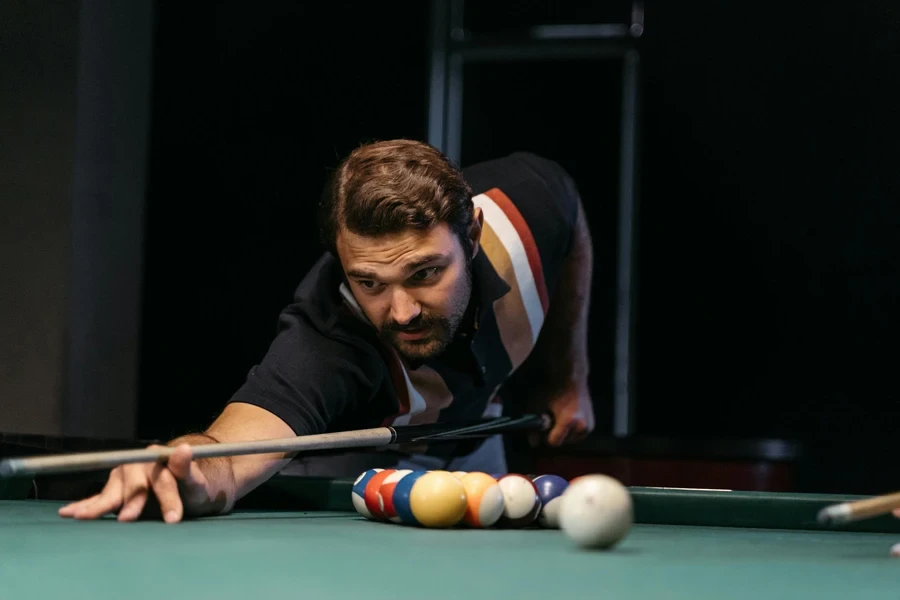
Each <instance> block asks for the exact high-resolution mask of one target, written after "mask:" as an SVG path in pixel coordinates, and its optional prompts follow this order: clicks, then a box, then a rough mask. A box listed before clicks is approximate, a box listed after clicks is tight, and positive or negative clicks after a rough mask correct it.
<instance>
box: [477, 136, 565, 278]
mask: <svg viewBox="0 0 900 600" xmlns="http://www.w3.org/2000/svg"><path fill="white" fill-rule="evenodd" d="M464 174H465V176H466V178H467V180H468V181H469V184H470V185H471V186H472V190H473V192H474V193H475V194H480V193H484V192H487V191H489V190H491V189H494V188H497V189H499V190H500V191H502V192H503V193H504V194H505V195H506V196H507V197H509V199H510V201H511V202H512V203H513V204H514V205H515V207H516V210H517V211H518V212H519V214H521V217H522V219H523V220H524V222H525V224H526V226H527V229H528V234H529V236H530V238H531V239H533V240H534V245H535V246H536V248H537V252H538V254H539V256H540V261H541V267H542V270H543V274H544V277H545V280H546V282H547V288H548V291H549V292H550V293H551V294H552V292H553V290H554V289H555V287H556V284H557V282H558V281H557V279H558V275H559V274H560V272H561V270H562V269H561V267H562V265H563V262H564V261H565V259H566V257H567V256H568V255H569V253H570V252H571V251H572V247H573V245H574V240H575V235H574V233H575V224H576V220H577V218H578V206H579V202H580V198H579V193H578V189H577V186H576V185H575V182H574V181H573V180H572V177H571V176H570V175H569V174H568V173H567V172H566V171H565V169H563V167H562V166H561V165H560V164H559V163H557V162H555V161H553V160H550V159H547V158H543V157H541V156H538V155H536V154H532V153H529V152H516V153H514V154H510V155H508V156H505V157H503V158H500V159H495V160H492V161H488V162H484V163H479V164H477V165H473V166H471V167H468V168H467V169H465V170H464Z"/></svg>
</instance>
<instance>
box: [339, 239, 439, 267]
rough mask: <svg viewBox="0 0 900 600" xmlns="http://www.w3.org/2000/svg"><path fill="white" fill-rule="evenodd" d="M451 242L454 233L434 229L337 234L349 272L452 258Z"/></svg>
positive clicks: (415, 264)
mask: <svg viewBox="0 0 900 600" xmlns="http://www.w3.org/2000/svg"><path fill="white" fill-rule="evenodd" d="M433 229H434V228H433ZM452 242H453V237H452V236H449V237H447V236H445V235H442V232H437V231H433V230H429V231H427V232H426V231H419V230H410V231H407V232H403V233H399V234H392V235H384V236H362V235H358V234H355V233H353V232H342V233H341V234H340V235H339V236H338V253H339V254H340V259H341V262H342V263H344V267H345V269H346V270H347V271H348V273H349V272H351V271H354V270H365V271H369V272H371V271H372V270H373V269H376V268H382V269H383V268H401V269H410V268H414V267H417V266H421V265H424V264H427V263H429V262H434V261H438V260H446V259H449V258H452V256H453V253H454V245H453V243H452Z"/></svg>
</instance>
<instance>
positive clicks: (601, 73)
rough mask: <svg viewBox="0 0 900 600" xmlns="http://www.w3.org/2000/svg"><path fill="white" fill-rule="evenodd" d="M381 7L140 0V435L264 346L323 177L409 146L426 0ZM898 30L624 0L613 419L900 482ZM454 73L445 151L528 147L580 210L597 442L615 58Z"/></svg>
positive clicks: (166, 427)
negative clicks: (630, 222) (632, 203)
mask: <svg viewBox="0 0 900 600" xmlns="http://www.w3.org/2000/svg"><path fill="white" fill-rule="evenodd" d="M572 5H573V6H580V4H575V3H572ZM390 6H391V7H390V8H389V9H388V8H384V7H383V6H376V5H360V6H357V5H354V8H353V10H352V11H351V10H350V9H349V8H348V7H347V6H345V5H341V4H337V3H331V4H322V5H320V6H315V7H309V6H307V5H299V4H297V5H294V4H283V5H272V6H266V7H265V8H262V7H256V8H255V9H254V10H252V11H251V10H247V7H246V6H245V5H238V4H230V5H229V4H227V5H224V7H222V8H218V9H216V10H213V9H210V8H208V7H207V8H198V7H196V6H186V5H184V4H179V5H176V4H172V3H159V5H158V9H157V15H156V44H155V60H154V65H155V79H154V97H153V126H152V139H151V163H150V187H149V202H148V207H147V219H148V225H147V249H146V254H147V256H146V265H147V278H146V282H145V295H144V315H145V316H144V330H143V360H142V385H141V390H142V395H141V403H140V420H139V427H140V431H141V434H142V435H144V436H155V437H168V436H170V435H176V434H179V433H181V432H183V431H184V430H186V429H197V428H201V427H203V426H204V425H206V424H207V423H208V422H209V420H210V419H211V418H212V417H213V416H214V414H215V412H216V411H217V410H219V409H220V408H221V406H222V403H223V402H224V401H225V400H226V399H227V397H228V396H229V395H230V394H231V393H232V392H233V391H234V389H235V388H236V387H237V386H238V385H240V383H241V382H242V380H243V378H244V376H245V374H246V372H247V370H248V369H249V368H250V367H251V366H252V365H253V364H254V362H255V361H257V360H259V359H260V357H261V356H262V354H263V353H264V352H265V350H266V347H267V345H268V343H269V341H270V339H271V335H272V333H273V331H274V324H275V319H276V316H277V313H278V310H279V309H280V308H281V307H282V306H283V305H284V304H285V303H286V302H287V301H289V299H290V294H291V292H292V290H293V288H294V287H295V285H296V284H297V282H298V281H299V279H300V278H301V277H302V275H303V273H304V271H305V269H306V268H307V267H308V266H309V265H310V264H311V263H312V262H313V261H314V260H315V258H316V256H317V253H318V251H319V250H318V246H317V243H316V232H315V228H314V221H313V218H312V217H313V208H314V205H315V201H316V199H317V197H318V194H319V191H320V189H321V186H322V183H323V181H324V175H325V169H326V168H327V167H330V166H333V165H334V164H335V163H336V162H337V161H338V159H339V158H340V157H341V156H343V155H344V154H346V153H347V152H349V150H351V149H352V148H353V147H354V146H355V145H357V144H358V143H360V142H362V141H365V140H368V139H374V138H390V137H413V138H423V137H424V136H425V110H426V101H427V95H426V91H427V76H428V72H427V65H428V56H427V45H426V41H427V40H426V35H427V31H428V22H427V18H428V11H427V6H426V5H425V3H421V2H413V1H410V2H405V3H400V4H392V5H390ZM495 6H498V5H495ZM557 6H563V7H565V5H559V4H557ZM480 11H481V14H480V16H479V19H478V22H479V23H481V24H484V23H489V22H490V21H491V16H492V15H490V14H489V11H485V10H484V9H480ZM564 11H565V8H560V9H559V11H557V12H558V13H559V12H564ZM552 12H553V11H548V13H552ZM577 12H579V11H578V10H575V11H573V13H572V14H575V13H577ZM582 12H583V11H582ZM545 16H546V15H545ZM558 16H559V15H557V17H558ZM565 16H566V17H568V15H565ZM592 16H593V15H586V17H587V18H591V17H592ZM549 18H553V15H552V14H550V17H549ZM564 20H565V19H563V21H564ZM507 21H508V20H507ZM897 31H900V16H898V13H897V11H895V10H894V9H893V8H891V6H890V4H889V3H887V2H867V3H850V2H841V3H838V2H832V3H817V4H816V5H815V7H814V8H810V7H806V8H804V9H800V8H785V7H784V6H782V5H778V7H777V10H772V9H768V8H762V7H760V6H759V5H758V4H755V3H746V2H745V3H720V2H712V1H708V2H695V3H689V5H686V4H684V3H648V6H647V7H646V32H645V35H644V37H643V39H642V42H641V51H642V54H641V64H642V87H641V97H642V111H641V118H642V130H641V148H642V155H641V171H640V174H641V179H640V187H641V212H640V246H639V260H640V263H639V265H640V269H639V279H640V289H639V306H638V338H637V340H638V346H637V373H638V378H637V389H636V392H637V398H638V406H639V409H638V431H639V432H641V433H652V434H661V435H668V436H690V437H771V436H774V437H786V438H792V439H800V440H803V441H806V442H808V443H810V444H811V448H813V449H814V454H813V456H815V457H816V460H817V461H818V462H819V464H821V465H824V466H822V467H821V468H820V469H819V472H818V474H817V475H816V477H817V478H816V479H815V480H814V481H811V482H810V483H809V485H810V486H811V487H815V488H816V489H825V488H828V487H830V486H832V485H838V483H837V482H838V481H839V480H840V485H841V486H842V491H852V490H860V491H862V490H864V489H869V488H876V487H880V486H881V485H884V482H887V481H890V480H892V481H894V482H895V483H896V481H898V480H900V474H898V473H897V470H896V467H893V465H891V464H890V462H889V461H887V460H885V459H882V458H881V456H882V455H884V454H885V452H886V450H887V449H888V447H889V446H888V444H889V443H890V441H891V440H892V439H894V436H895V434H896V426H895V424H896V423H897V422H898V417H900V402H898V396H897V394H896V392H895V383H894V379H895V370H896V369H895V365H896V364H897V363H898V358H900V357H898V352H897V344H896V341H895V340H896V339H898V335H900V323H898V318H897V314H896V311H897V306H898V292H900V285H898V282H897V274H898V270H900V269H898V267H900V264H898V263H900V253H898V233H900V232H898V225H900V208H898V204H897V200H896V199H897V196H898V194H897V192H898V191H900V190H898V186H900V175H898V172H900V171H898V169H897V168H896V167H895V165H896V163H897V159H898V156H900V152H898V146H897V139H900V138H898V135H897V134H898V133H900V117H898V111H897V108H896V107H897V106H898V100H900V97H898V96H900V94H898V88H897V83H896V80H897V75H898V73H900V43H898V39H900V38H898V34H897V33H896V32H897ZM466 77H467V79H466V82H467V83H466V85H467V87H466V104H465V119H466V121H465V123H466V132H465V135H466V138H465V141H464V144H463V152H464V157H463V159H464V162H468V161H471V160H478V159H479V158H486V157H488V156H491V155H493V154H496V153H499V152H504V151H507V150H509V149H528V150H534V151H538V152H542V153H545V154H548V155H550V156H551V157H553V158H556V159H557V160H559V161H560V162H562V163H563V164H565V165H566V166H567V167H569V168H570V170H572V172H573V174H575V176H576V177H577V178H578V179H579V181H580V183H581V185H582V188H583V191H584V192H585V196H586V198H587V200H588V201H589V203H590V209H589V213H590V217H591V220H592V226H593V228H594V231H595V241H596V244H597V255H598V264H597V276H596V279H595V285H594V290H595V298H596V300H597V303H596V305H595V308H594V311H593V315H592V333H593V338H592V345H593V348H594V357H595V367H594V376H593V380H592V384H593V386H594V394H595V399H596V402H597V407H598V416H599V421H600V427H601V429H607V428H608V426H609V423H610V418H609V416H610V410H611V407H610V405H609V402H610V388H611V372H610V369H611V360H612V359H611V353H610V344H611V343H612V336H611V332H612V329H611V327H612V316H613V315H612V306H613V304H612V295H611V294H612V289H611V285H612V283H613V281H614V280H613V273H612V271H611V269H612V267H613V265H614V262H613V261H614V249H615V239H614V235H615V217H616V212H615V202H616V196H615V194H616V183H617V182H616V180H615V178H616V169H617V148H618V116H619V115H618V112H617V111H618V100H619V94H620V87H619V82H618V66H617V65H616V64H615V63H603V64H600V63H596V64H595V63H591V64H588V63H571V64H568V65H550V64H546V63H535V64H531V65H518V66H515V67H510V68H508V69H503V68H499V67H497V66H477V67H471V68H468V69H467V72H466ZM501 94H502V95H501ZM838 456H841V457H850V458H842V459H838V458H837V457H838ZM863 464H864V465H865V466H863ZM832 467H834V468H836V469H838V468H839V469H840V472H832V470H831V469H832Z"/></svg>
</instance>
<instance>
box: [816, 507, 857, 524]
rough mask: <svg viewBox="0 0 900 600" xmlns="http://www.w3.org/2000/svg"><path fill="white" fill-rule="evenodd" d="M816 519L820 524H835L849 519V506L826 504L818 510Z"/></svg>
mask: <svg viewBox="0 0 900 600" xmlns="http://www.w3.org/2000/svg"><path fill="white" fill-rule="evenodd" d="M816 520H817V521H818V522H819V523H820V524H822V525H836V524H838V523H843V522H845V521H849V520H850V507H849V506H848V505H846V504H834V505H832V506H826V507H825V508H823V509H822V510H820V511H819V514H818V515H817V517H816Z"/></svg>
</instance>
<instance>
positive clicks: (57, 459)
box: [0, 414, 553, 478]
mask: <svg viewBox="0 0 900 600" xmlns="http://www.w3.org/2000/svg"><path fill="white" fill-rule="evenodd" d="M552 424H553V418H552V416H551V415H549V414H542V415H523V416H521V417H514V418H513V417H500V418H495V419H486V420H482V421H479V422H477V423H475V424H466V425H463V424H460V425H440V424H434V425H401V426H394V427H374V428H372V429H359V430H355V431H340V432H334V433H319V434H314V435H304V436H298V437H289V438H280V439H274V440H260V441H253V442H231V443H224V444H216V443H213V444H200V445H197V446H192V449H193V458H195V459H197V458H216V457H222V456H240V455H245V454H267V453H275V452H284V453H291V452H305V451H312V450H335V449H343V448H359V447H374V446H387V445H390V444H395V443H408V442H412V441H428V440H434V441H440V440H452V439H465V438H470V437H483V436H488V435H493V434H496V433H512V432H521V431H547V430H549V429H550V427H551V426H552ZM174 452H175V448H174V447H168V446H166V447H161V448H140V449H134V450H109V451H101V452H85V453H79V454H62V455H55V456H38V457H26V458H8V459H5V460H2V461H0V478H4V477H17V476H24V475H42V474H47V473H69V472H75V471H99V470H102V469H110V468H114V467H117V466H119V465H123V464H127V463H150V462H164V461H166V460H168V458H169V457H170V456H171V455H172V454H173V453H174Z"/></svg>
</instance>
